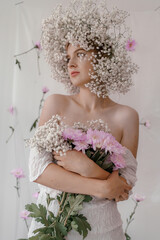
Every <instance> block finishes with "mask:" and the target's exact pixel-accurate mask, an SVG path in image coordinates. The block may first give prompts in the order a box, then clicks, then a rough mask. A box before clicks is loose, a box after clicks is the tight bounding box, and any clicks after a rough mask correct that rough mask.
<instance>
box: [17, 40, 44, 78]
mask: <svg viewBox="0 0 160 240" xmlns="http://www.w3.org/2000/svg"><path fill="white" fill-rule="evenodd" d="M34 49H37V50H38V51H37V64H38V72H39V74H40V68H39V58H40V51H41V50H42V47H41V44H40V41H37V42H36V43H33V47H32V48H30V49H29V50H27V51H25V52H22V53H19V54H16V55H14V57H18V56H21V55H24V54H26V53H28V52H31V51H32V50H34ZM15 64H17V65H18V67H19V69H20V70H21V63H20V61H19V60H18V59H17V58H16V62H15Z"/></svg>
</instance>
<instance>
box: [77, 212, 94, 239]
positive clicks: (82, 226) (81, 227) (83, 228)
mask: <svg viewBox="0 0 160 240" xmlns="http://www.w3.org/2000/svg"><path fill="white" fill-rule="evenodd" d="M73 220H74V222H75V224H77V226H78V228H77V230H76V229H75V230H76V231H77V232H79V234H80V235H83V239H84V238H85V237H86V236H87V235H88V230H91V226H90V224H89V223H88V222H87V221H86V220H87V218H86V217H85V216H83V214H80V215H77V216H75V217H73Z"/></svg>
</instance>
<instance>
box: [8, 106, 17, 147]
mask: <svg viewBox="0 0 160 240" xmlns="http://www.w3.org/2000/svg"><path fill="white" fill-rule="evenodd" d="M8 111H9V113H10V114H11V115H13V114H14V112H15V108H14V107H13V105H11V106H10V107H9V108H8ZM9 128H10V129H11V131H12V132H11V134H10V136H9V137H8V139H7V140H6V143H8V142H9V140H10V138H11V137H12V135H13V133H14V131H15V129H14V127H12V126H9Z"/></svg>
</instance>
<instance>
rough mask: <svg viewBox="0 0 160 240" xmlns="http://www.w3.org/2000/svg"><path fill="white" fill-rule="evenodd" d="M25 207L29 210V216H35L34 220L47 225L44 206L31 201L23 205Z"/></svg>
mask: <svg viewBox="0 0 160 240" xmlns="http://www.w3.org/2000/svg"><path fill="white" fill-rule="evenodd" d="M25 209H26V210H28V211H29V212H31V213H30V214H29V217H32V218H35V221H37V222H41V223H42V224H44V225H45V226H48V221H47V219H46V216H47V209H46V207H45V206H43V205H42V204H38V206H37V205H36V204H35V203H31V204H27V205H25Z"/></svg>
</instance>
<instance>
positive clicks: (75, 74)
mask: <svg viewBox="0 0 160 240" xmlns="http://www.w3.org/2000/svg"><path fill="white" fill-rule="evenodd" d="M78 74H79V72H74V73H71V76H72V77H74V76H77V75H78Z"/></svg>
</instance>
